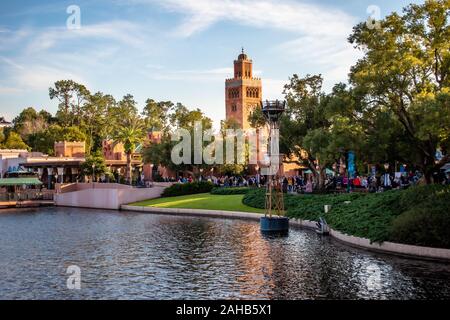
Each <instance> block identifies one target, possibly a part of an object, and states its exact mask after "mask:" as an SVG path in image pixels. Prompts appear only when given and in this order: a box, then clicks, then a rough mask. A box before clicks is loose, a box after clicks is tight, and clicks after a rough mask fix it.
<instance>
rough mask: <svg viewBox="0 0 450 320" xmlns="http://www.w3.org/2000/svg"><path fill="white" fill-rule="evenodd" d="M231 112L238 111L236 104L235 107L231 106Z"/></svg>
mask: <svg viewBox="0 0 450 320" xmlns="http://www.w3.org/2000/svg"><path fill="white" fill-rule="evenodd" d="M231 111H233V112H236V111H237V107H236V105H235V104H233V105H232V106H231Z"/></svg>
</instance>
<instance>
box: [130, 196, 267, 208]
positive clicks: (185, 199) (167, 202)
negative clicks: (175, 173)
mask: <svg viewBox="0 0 450 320" xmlns="http://www.w3.org/2000/svg"><path fill="white" fill-rule="evenodd" d="M243 197H244V195H243V194H236V195H214V194H210V193H200V194H192V195H187V196H179V197H169V198H158V199H151V200H145V201H141V202H136V203H132V204H131V205H132V206H146V207H155V208H186V209H207V210H223V211H242V212H256V213H263V212H264V210H262V209H257V208H252V207H249V206H246V205H245V204H243V203H242V198H243Z"/></svg>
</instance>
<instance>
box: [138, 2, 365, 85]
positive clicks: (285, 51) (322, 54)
mask: <svg viewBox="0 0 450 320" xmlns="http://www.w3.org/2000/svg"><path fill="white" fill-rule="evenodd" d="M129 1H131V2H132V3H141V4H142V3H152V4H153V3H157V4H159V5H160V6H161V7H163V8H165V9H166V10H168V11H171V12H175V13H179V14H181V15H183V16H184V20H183V22H182V23H181V24H180V25H178V26H177V27H176V29H175V31H174V32H175V34H176V35H178V36H181V37H189V36H192V35H193V34H195V33H198V32H201V31H203V30H205V29H207V28H208V27H210V26H212V25H213V24H215V23H219V22H221V21H225V22H233V23H238V24H241V25H245V26H250V27H254V28H259V29H277V30H282V31H286V32H289V33H291V34H292V36H293V40H290V41H287V42H285V43H280V44H274V47H273V49H272V51H273V54H274V55H277V57H281V58H283V59H285V60H286V61H287V62H289V63H295V64H298V65H300V66H308V67H309V68H310V69H314V70H313V71H312V72H311V73H321V74H323V76H324V78H325V87H326V88H327V89H330V88H331V86H332V84H331V82H339V81H346V80H347V73H348V71H349V68H350V66H351V65H353V64H354V63H355V62H356V61H357V59H358V58H359V57H360V53H359V52H358V51H356V50H355V49H354V48H353V47H352V46H351V45H350V44H349V43H348V41H347V37H348V35H349V34H350V33H351V32H352V28H353V26H354V25H355V24H356V23H357V22H358V19H357V18H355V17H353V16H351V15H349V14H347V13H345V12H343V11H342V10H338V9H334V8H332V7H329V6H324V5H319V4H314V3H311V2H306V1H297V2H294V1H290V0H280V1H279V0H257V1H255V0H129ZM268 83H271V82H270V81H268Z"/></svg>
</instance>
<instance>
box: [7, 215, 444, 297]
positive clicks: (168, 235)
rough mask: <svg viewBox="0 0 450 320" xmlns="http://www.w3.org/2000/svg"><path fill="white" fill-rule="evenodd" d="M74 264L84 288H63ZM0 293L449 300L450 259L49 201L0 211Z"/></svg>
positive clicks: (297, 233) (230, 223) (249, 226)
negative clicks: (448, 261) (423, 258)
mask: <svg viewBox="0 0 450 320" xmlns="http://www.w3.org/2000/svg"><path fill="white" fill-rule="evenodd" d="M70 265H77V266H79V267H80V268H81V290H69V289H67V286H66V281H67V278H68V275H67V274H66V270H67V267H68V266H70ZM0 272H1V273H0V274H1V277H0V299H108V298H110V299H237V298H244V299H250V298H251V299H253V298H258V299H324V298H332V299H450V265H449V264H444V263H433V262H422V261H418V260H411V259H403V258H398V257H392V256H387V255H379V254H374V253H368V252H365V251H362V250H357V249H354V248H350V247H347V246H345V245H342V244H339V243H337V242H335V241H333V240H331V239H329V238H322V237H320V236H318V235H316V234H315V233H313V232H310V231H304V230H295V229H294V230H291V232H290V234H289V236H288V237H284V238H272V239H270V238H266V237H264V236H262V235H261V234H260V232H259V225H258V223H256V222H249V221H241V220H224V219H207V218H192V217H175V216H164V215H149V214H138V213H137V214H136V213H119V212H114V211H102V210H86V209H68V208H46V209H42V208H41V209H24V210H11V211H9V210H8V211H5V210H3V211H0Z"/></svg>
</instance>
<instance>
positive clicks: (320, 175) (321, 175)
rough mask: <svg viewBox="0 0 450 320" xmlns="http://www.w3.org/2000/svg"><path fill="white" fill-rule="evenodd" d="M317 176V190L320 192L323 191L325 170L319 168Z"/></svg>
mask: <svg viewBox="0 0 450 320" xmlns="http://www.w3.org/2000/svg"><path fill="white" fill-rule="evenodd" d="M317 174H318V178H319V184H318V189H319V190H321V191H322V190H324V189H325V170H324V169H322V168H321V169H319V171H318V172H317Z"/></svg>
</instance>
